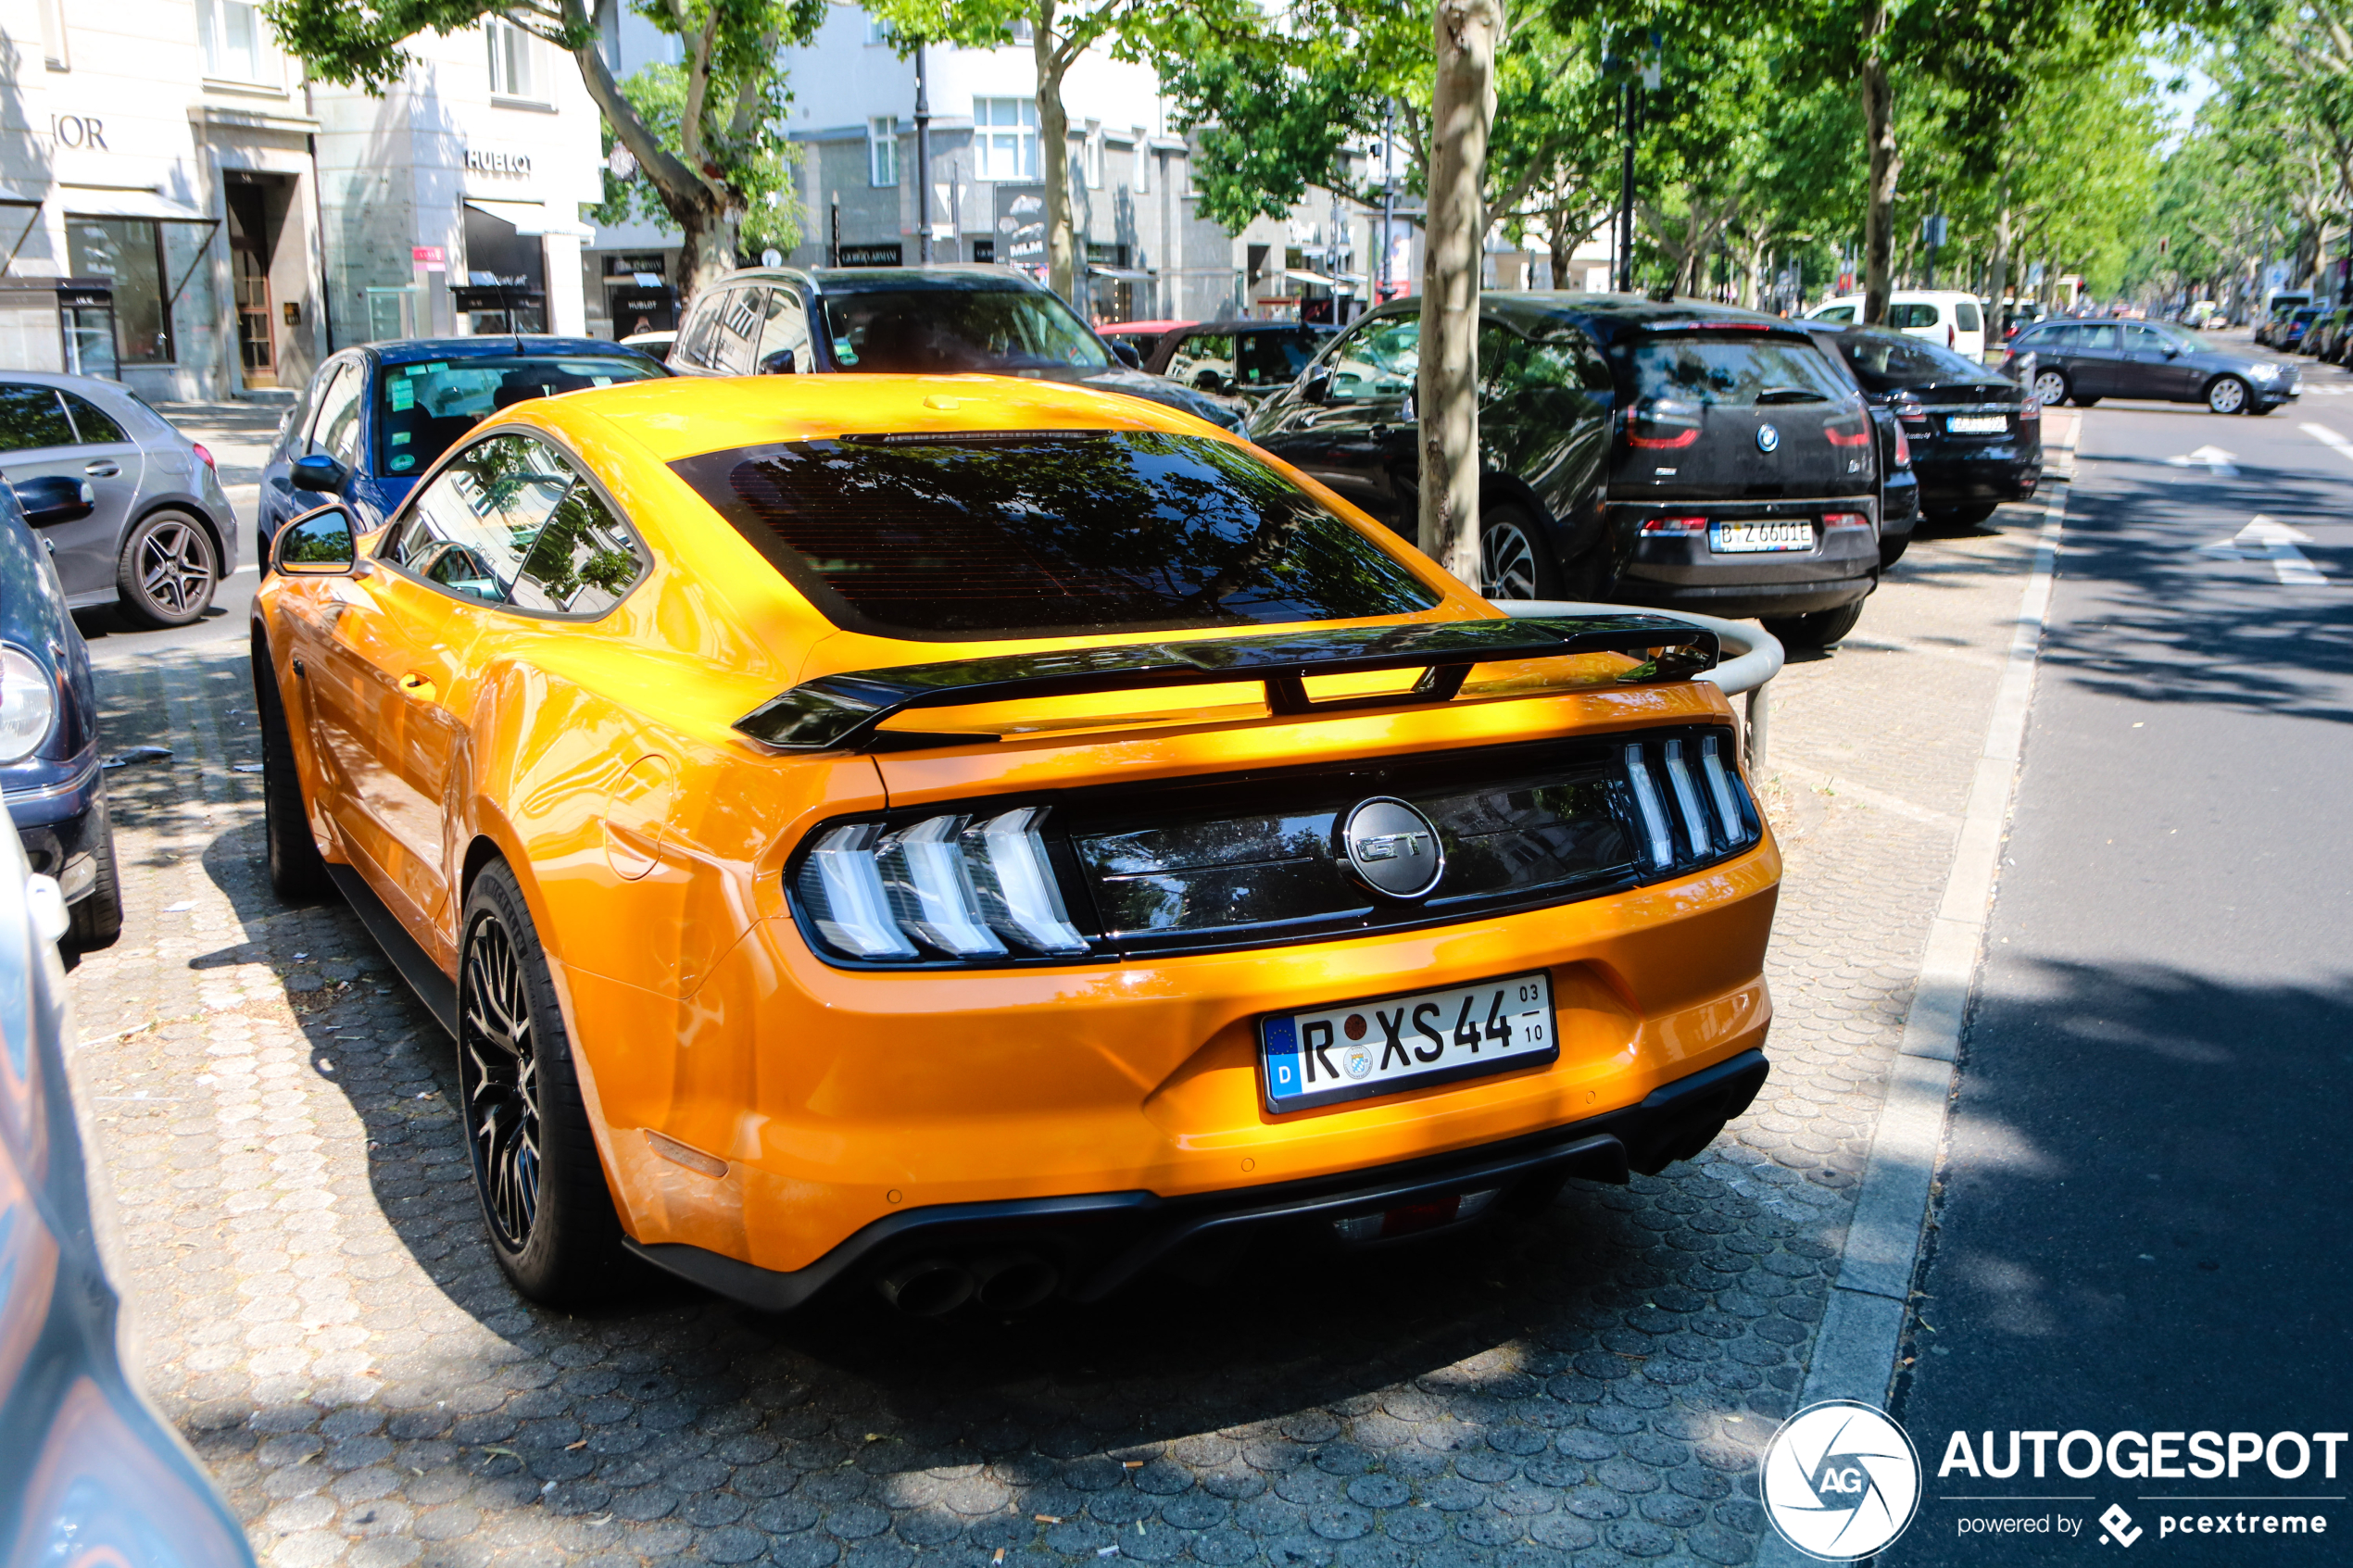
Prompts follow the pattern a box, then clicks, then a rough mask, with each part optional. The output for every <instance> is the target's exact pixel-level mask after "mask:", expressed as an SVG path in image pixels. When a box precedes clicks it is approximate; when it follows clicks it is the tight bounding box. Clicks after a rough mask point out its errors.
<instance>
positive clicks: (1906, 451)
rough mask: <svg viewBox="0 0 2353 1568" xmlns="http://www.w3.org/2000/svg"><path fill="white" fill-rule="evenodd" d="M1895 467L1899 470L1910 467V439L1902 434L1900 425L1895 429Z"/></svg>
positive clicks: (1902, 428) (1902, 429) (1902, 430)
mask: <svg viewBox="0 0 2353 1568" xmlns="http://www.w3.org/2000/svg"><path fill="white" fill-rule="evenodd" d="M1895 466H1896V467H1897V468H1899V469H1907V468H1910V467H1911V466H1912V438H1911V437H1910V436H1908V435H1906V434H1905V433H1904V427H1903V426H1902V425H1898V426H1896V427H1895Z"/></svg>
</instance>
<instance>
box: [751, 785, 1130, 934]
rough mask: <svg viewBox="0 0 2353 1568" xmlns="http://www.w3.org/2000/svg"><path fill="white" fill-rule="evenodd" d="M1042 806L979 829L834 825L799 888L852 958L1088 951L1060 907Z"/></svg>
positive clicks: (948, 822)
mask: <svg viewBox="0 0 2353 1568" xmlns="http://www.w3.org/2000/svg"><path fill="white" fill-rule="evenodd" d="M1045 815H1046V813H1045V812H1044V810H1042V809H1038V808H1036V807H1026V808H1023V809H1019V810H1013V811H1007V812H1005V813H1003V814H1002V815H1000V816H996V817H991V818H989V819H988V821H986V822H977V823H975V822H972V820H971V819H970V818H968V817H962V816H941V817H930V818H926V819H925V820H924V821H923V822H915V823H912V824H911V825H909V826H906V827H903V828H895V829H885V828H883V827H882V826H880V825H879V824H876V823H874V822H860V823H856V824H853V825H852V826H849V827H843V828H836V829H834V830H833V831H832V832H831V833H828V834H825V836H824V838H822V839H821V840H819V841H818V844H817V847H815V848H814V849H812V850H811V851H810V853H809V857H808V859H806V860H805V861H803V862H802V864H801V868H800V874H799V876H798V877H797V878H796V879H795V882H794V887H795V890H796V891H797V892H798V893H799V895H800V899H801V903H802V904H803V905H804V906H805V907H806V909H808V911H809V916H810V918H811V920H812V921H813V922H815V923H816V926H817V930H818V933H819V935H821V936H823V937H824V941H825V942H826V944H827V945H828V946H830V947H834V948H836V949H837V950H838V951H840V952H843V953H846V954H848V955H849V956H850V957H852V958H859V959H898V960H908V959H913V958H917V957H919V956H920V953H919V949H918V948H917V947H916V946H915V945H916V943H918V942H920V943H922V944H923V946H924V947H927V948H930V949H932V950H934V951H936V952H940V953H945V954H947V955H948V956H949V957H950V958H959V959H974V958H1000V957H1003V956H1004V955H1005V954H1007V953H1008V952H1012V951H1016V950H1017V951H1021V952H1026V953H1048V954H1053V953H1083V952H1085V951H1087V939H1086V938H1085V937H1084V936H1081V935H1079V934H1078V931H1077V928H1076V927H1075V926H1073V925H1072V924H1071V923H1070V916H1069V914H1068V912H1067V911H1066V910H1065V909H1063V898H1062V890H1061V888H1060V887H1059V886H1058V885H1057V884H1056V881H1055V877H1054V871H1053V866H1052V864H1051V862H1050V861H1049V860H1048V859H1047V858H1046V842H1045V839H1044V838H1043V837H1042V836H1041V835H1040V834H1039V833H1038V823H1039V822H1041V821H1043V820H1044V818H1045Z"/></svg>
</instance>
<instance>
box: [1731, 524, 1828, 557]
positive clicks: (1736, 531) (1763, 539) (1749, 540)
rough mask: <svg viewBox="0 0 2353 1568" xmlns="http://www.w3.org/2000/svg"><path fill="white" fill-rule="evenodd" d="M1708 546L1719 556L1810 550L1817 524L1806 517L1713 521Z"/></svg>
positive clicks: (1812, 545)
mask: <svg viewBox="0 0 2353 1568" xmlns="http://www.w3.org/2000/svg"><path fill="white" fill-rule="evenodd" d="M1707 547H1708V548H1709V549H1710V550H1712V551H1714V552H1715V553H1716V554H1718V555H1719V556H1753V555H1759V554H1762V553H1764V552H1766V551H1768V550H1810V549H1812V548H1813V547H1814V525H1813V523H1812V522H1810V521H1806V519H1804V518H1798V519H1795V520H1793V521H1780V522H1711V523H1709V524H1708V525H1707Z"/></svg>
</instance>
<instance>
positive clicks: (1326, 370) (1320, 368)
mask: <svg viewBox="0 0 2353 1568" xmlns="http://www.w3.org/2000/svg"><path fill="white" fill-rule="evenodd" d="M1299 396H1300V401H1302V402H1303V403H1328V402H1330V401H1331V398H1332V368H1331V367H1330V366H1329V365H1310V366H1308V367H1307V373H1306V374H1305V375H1303V376H1302V377H1300V378H1299Z"/></svg>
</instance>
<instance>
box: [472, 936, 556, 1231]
mask: <svg viewBox="0 0 2353 1568" xmlns="http://www.w3.org/2000/svg"><path fill="white" fill-rule="evenodd" d="M460 985H461V991H460V994H461V996H462V997H463V998H464V999H463V1001H462V1003H461V1004H460V1006H459V1010H458V1087H459V1101H460V1103H461V1104H462V1105H463V1106H464V1107H465V1116H466V1148H467V1150H468V1152H469V1153H471V1154H472V1157H473V1166H474V1180H475V1181H476V1182H477V1183H478V1184H479V1185H480V1186H481V1190H482V1211H483V1217H484V1219H486V1220H488V1221H489V1222H490V1229H491V1234H492V1235H493V1236H496V1237H497V1240H498V1244H499V1246H500V1248H502V1249H504V1250H508V1251H513V1252H520V1251H522V1249H523V1248H525V1247H527V1246H529V1245H530V1244H531V1227H532V1223H533V1222H534V1221H535V1220H536V1219H537V1218H538V1217H539V1061H538V1042H537V1040H536V1038H535V1036H534V1035H533V1034H532V1028H531V1025H532V1008H531V989H530V986H529V985H526V984H525V983H524V981H523V977H522V965H521V962H520V960H518V959H517V957H516V955H515V945H514V939H513V938H512V937H511V936H510V935H508V932H507V927H506V925H505V923H504V922H501V921H500V920H499V918H498V917H497V915H496V914H494V913H489V912H484V913H482V914H478V915H476V916H475V917H474V920H473V923H472V926H471V927H470V928H469V929H468V930H467V933H466V964H465V973H464V977H463V979H462V981H461V983H460Z"/></svg>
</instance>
